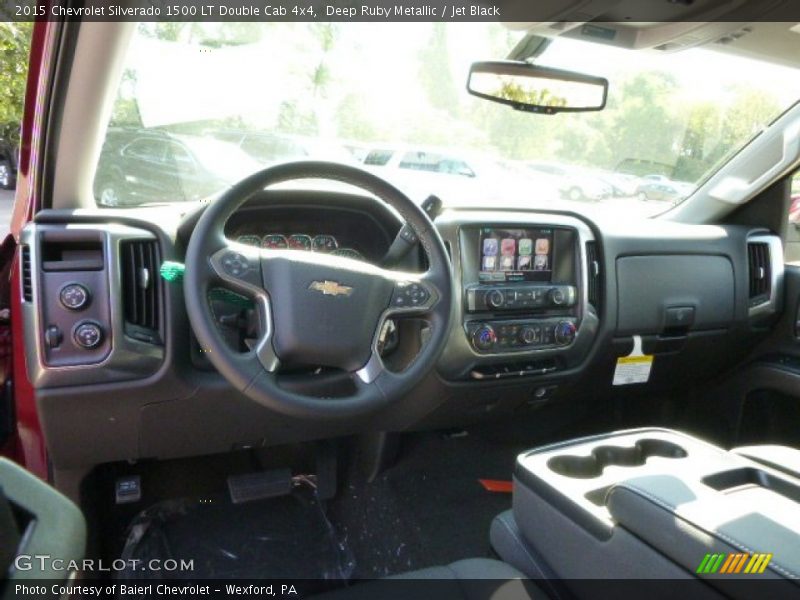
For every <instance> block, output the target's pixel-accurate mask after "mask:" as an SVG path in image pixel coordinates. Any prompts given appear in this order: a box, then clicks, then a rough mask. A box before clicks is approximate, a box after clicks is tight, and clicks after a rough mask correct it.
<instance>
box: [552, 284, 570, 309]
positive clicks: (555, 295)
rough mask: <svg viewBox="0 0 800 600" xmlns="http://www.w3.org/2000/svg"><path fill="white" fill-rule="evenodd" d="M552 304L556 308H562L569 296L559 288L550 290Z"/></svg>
mask: <svg viewBox="0 0 800 600" xmlns="http://www.w3.org/2000/svg"><path fill="white" fill-rule="evenodd" d="M549 298H550V303H551V304H554V305H555V306H561V305H562V304H564V302H566V300H567V296H566V294H564V290H562V289H559V288H553V289H552V290H550V293H549Z"/></svg>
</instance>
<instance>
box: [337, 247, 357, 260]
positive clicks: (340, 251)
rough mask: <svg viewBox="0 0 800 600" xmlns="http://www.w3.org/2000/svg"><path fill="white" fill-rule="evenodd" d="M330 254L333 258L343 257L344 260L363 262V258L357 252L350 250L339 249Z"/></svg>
mask: <svg viewBox="0 0 800 600" xmlns="http://www.w3.org/2000/svg"><path fill="white" fill-rule="evenodd" d="M331 254H333V255H334V256H343V257H345V258H353V259H355V260H364V256H363V255H362V254H361V253H360V252H359V251H358V250H353V249H352V248H339V249H338V250H334V251H333V252H332V253H331Z"/></svg>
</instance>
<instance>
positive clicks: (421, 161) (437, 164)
mask: <svg viewBox="0 0 800 600" xmlns="http://www.w3.org/2000/svg"><path fill="white" fill-rule="evenodd" d="M442 158H443V157H442V155H441V154H431V153H430V152H406V153H405V154H404V155H403V158H402V160H401V161H400V164H399V165H398V166H399V167H400V168H401V169H411V170H413V171H429V172H433V173H437V172H446V171H442V169H441V162H442Z"/></svg>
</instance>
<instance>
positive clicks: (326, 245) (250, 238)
mask: <svg viewBox="0 0 800 600" xmlns="http://www.w3.org/2000/svg"><path fill="white" fill-rule="evenodd" d="M236 241H237V242H239V243H240V244H247V245H248V246H256V247H258V248H270V249H289V250H303V251H306V252H321V253H324V254H332V255H334V256H344V257H346V258H354V259H356V260H364V256H363V255H362V254H361V253H360V252H359V251H358V250H355V249H353V248H347V247H340V246H339V240H337V239H336V238H335V237H334V236H332V235H315V236H311V235H307V234H305V233H293V234H291V235H283V234H281V233H270V234H267V235H264V236H258V235H253V234H246V235H240V236H238V237H237V238H236Z"/></svg>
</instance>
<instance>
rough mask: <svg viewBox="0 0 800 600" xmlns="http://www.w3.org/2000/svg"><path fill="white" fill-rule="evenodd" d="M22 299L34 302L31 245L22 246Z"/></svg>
mask: <svg viewBox="0 0 800 600" xmlns="http://www.w3.org/2000/svg"><path fill="white" fill-rule="evenodd" d="M21 278H22V299H23V300H24V301H25V302H33V273H32V269H31V249H30V247H29V246H22V266H21Z"/></svg>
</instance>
